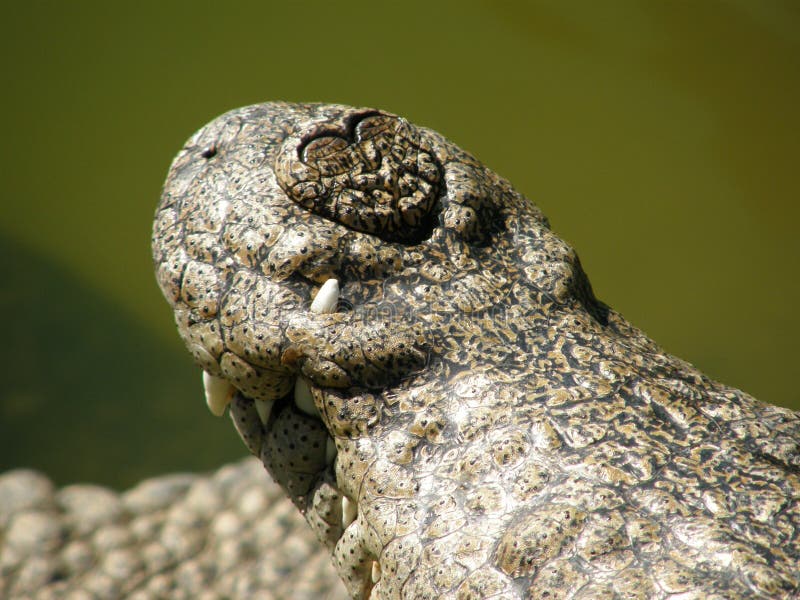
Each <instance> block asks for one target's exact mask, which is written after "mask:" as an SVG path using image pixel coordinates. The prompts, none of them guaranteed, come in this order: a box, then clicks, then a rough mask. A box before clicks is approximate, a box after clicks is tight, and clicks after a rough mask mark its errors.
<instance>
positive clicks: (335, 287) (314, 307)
mask: <svg viewBox="0 0 800 600" xmlns="http://www.w3.org/2000/svg"><path fill="white" fill-rule="evenodd" d="M337 302H339V281H338V280H336V279H328V281H326V282H325V283H323V284H322V287H321V288H319V291H318V292H317V295H316V296H315V297H314V300H313V301H312V302H311V312H313V313H317V314H322V313H330V312H333V311H334V309H335V308H336V303H337ZM294 403H295V404H296V405H297V408H299V409H300V410H302V411H303V412H304V413H306V414H307V415H310V416H312V417H317V418H319V417H320V414H319V411H318V410H317V406H316V404H314V397H313V396H312V395H311V388H310V387H309V386H308V381H306V380H305V379H303V378H302V377H298V378H297V381H295V384H294Z"/></svg>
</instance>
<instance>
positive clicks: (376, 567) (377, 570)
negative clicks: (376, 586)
mask: <svg viewBox="0 0 800 600" xmlns="http://www.w3.org/2000/svg"><path fill="white" fill-rule="evenodd" d="M380 580H381V565H380V563H379V562H378V561H377V560H376V561H375V562H373V563H372V583H378V582H379V581H380Z"/></svg>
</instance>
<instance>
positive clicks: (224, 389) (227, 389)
mask: <svg viewBox="0 0 800 600" xmlns="http://www.w3.org/2000/svg"><path fill="white" fill-rule="evenodd" d="M203 389H204V390H205V393H206V404H208V409H209V410H210V411H211V413H212V414H214V415H216V416H217V417H221V416H222V414H223V413H224V412H225V407H226V406H228V404H230V403H231V400H232V399H233V395H234V394H235V393H236V388H235V387H233V386H232V385H231V384H230V383H228V381H227V380H226V379H223V378H222V377H216V376H214V375H212V374H211V373H209V372H207V371H203Z"/></svg>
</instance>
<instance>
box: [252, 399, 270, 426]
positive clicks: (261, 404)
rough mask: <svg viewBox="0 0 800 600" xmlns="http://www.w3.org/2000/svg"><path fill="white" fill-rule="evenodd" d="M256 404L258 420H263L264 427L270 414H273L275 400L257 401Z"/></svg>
mask: <svg viewBox="0 0 800 600" xmlns="http://www.w3.org/2000/svg"><path fill="white" fill-rule="evenodd" d="M255 402H256V412H257V413H258V418H259V419H261V424H262V425H266V424H267V419H269V413H271V412H272V405H273V404H274V403H275V402H274V400H256V401H255Z"/></svg>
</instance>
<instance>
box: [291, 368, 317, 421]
mask: <svg viewBox="0 0 800 600" xmlns="http://www.w3.org/2000/svg"><path fill="white" fill-rule="evenodd" d="M294 403H295V404H296V405H297V408H299V409H300V410H302V411H303V412H304V413H306V414H307V415H309V416H312V417H317V418H320V414H319V411H318V410H317V405H316V404H314V396H312V395H311V388H310V387H308V381H306V380H305V379H303V378H302V377H298V378H297V381H295V382H294Z"/></svg>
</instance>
